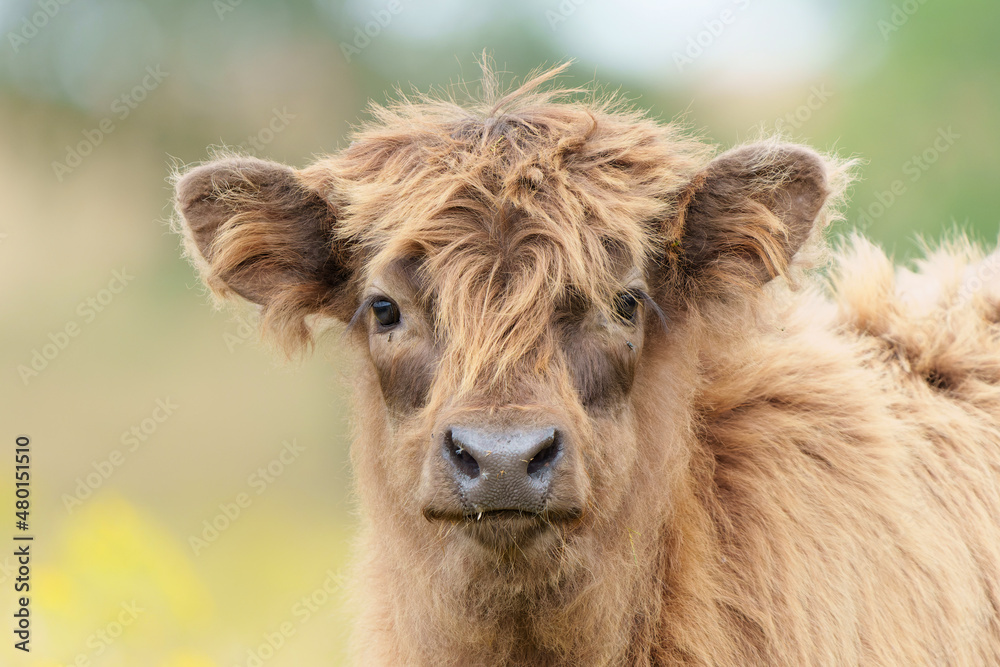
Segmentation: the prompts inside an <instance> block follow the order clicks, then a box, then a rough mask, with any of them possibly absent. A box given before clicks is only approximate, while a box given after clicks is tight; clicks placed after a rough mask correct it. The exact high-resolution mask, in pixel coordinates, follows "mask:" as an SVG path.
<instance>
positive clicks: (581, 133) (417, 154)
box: [308, 67, 710, 389]
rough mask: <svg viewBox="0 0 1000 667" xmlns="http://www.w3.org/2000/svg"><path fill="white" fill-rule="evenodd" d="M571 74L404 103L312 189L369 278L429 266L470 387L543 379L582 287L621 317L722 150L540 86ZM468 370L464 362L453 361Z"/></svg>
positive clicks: (331, 162) (586, 97)
mask: <svg viewBox="0 0 1000 667" xmlns="http://www.w3.org/2000/svg"><path fill="white" fill-rule="evenodd" d="M562 69H563V67H559V68H555V69H552V70H548V71H546V72H543V73H541V74H539V75H538V76H535V77H534V78H531V79H530V80H528V81H527V82H525V83H524V84H523V85H521V86H520V87H519V88H516V89H515V90H513V91H511V92H508V93H506V94H501V93H500V92H499V89H498V87H497V85H496V83H495V81H496V77H495V76H494V75H493V74H492V72H491V71H490V70H489V69H488V68H487V69H486V73H485V75H484V79H483V82H484V83H483V92H482V94H481V96H480V97H479V99H478V100H472V101H470V102H467V103H464V104H463V103H459V102H458V101H456V100H455V99H454V98H447V97H446V98H434V97H431V96H428V95H421V96H416V97H407V96H401V98H400V99H399V100H398V101H397V102H395V103H393V104H390V105H388V106H377V105H376V106H373V108H372V119H371V120H370V121H369V122H368V123H367V124H365V125H363V126H362V127H360V128H359V129H358V130H357V131H356V132H355V133H354V135H353V137H352V139H353V141H352V143H351V145H350V146H349V147H348V148H347V149H346V150H345V151H343V152H342V153H341V154H339V155H336V156H332V157H330V158H327V159H325V160H322V161H320V162H319V163H317V164H316V165H314V166H313V167H311V168H310V169H309V170H308V171H309V174H308V178H309V179H310V180H311V181H313V182H314V183H317V184H319V185H320V187H322V188H324V189H325V192H326V194H327V196H328V198H330V199H331V200H332V201H333V203H334V204H335V205H336V206H337V208H338V211H339V216H338V217H339V223H340V224H339V225H338V234H339V235H340V237H341V238H342V239H343V240H345V241H346V242H348V243H350V244H352V245H353V246H354V247H356V248H358V249H359V251H360V253H361V254H362V256H363V257H364V258H365V261H364V262H362V265H363V266H364V271H365V275H364V276H363V281H365V280H367V279H369V278H371V277H372V276H377V275H379V274H381V273H382V272H384V271H386V270H387V269H388V268H389V267H390V266H392V265H393V264H394V263H397V262H400V261H413V260H416V261H417V264H418V265H419V266H420V267H421V268H420V274H421V277H422V278H423V279H424V281H425V283H426V285H427V294H425V295H424V296H425V298H426V299H427V302H428V303H433V306H434V308H433V311H434V318H435V327H436V328H437V330H438V332H439V334H441V335H445V334H446V336H447V341H448V345H447V349H448V350H450V351H452V352H453V355H452V356H454V355H459V354H460V356H461V357H462V362H461V363H452V364H448V363H446V364H444V365H443V367H444V368H452V369H453V370H454V372H455V373H456V374H459V375H460V376H461V378H462V379H461V381H460V382H456V384H458V385H461V386H462V387H463V388H464V389H471V388H472V386H473V385H474V384H475V383H480V382H483V381H485V382H486V384H488V385H491V386H494V385H498V384H501V383H503V382H509V381H510V378H511V376H512V371H513V370H514V369H515V367H517V366H519V365H520V367H522V368H527V369H529V370H530V371H531V372H532V373H533V374H538V373H544V372H545V371H546V369H547V368H548V367H549V364H550V363H551V361H552V359H551V357H552V354H554V345H552V344H549V343H550V342H551V341H547V337H548V336H549V334H548V331H549V329H550V327H549V322H550V321H551V318H552V312H553V308H554V307H555V305H556V304H557V303H558V302H559V300H560V299H561V298H564V297H565V295H566V291H567V289H572V290H573V291H574V292H575V293H576V294H577V295H579V296H581V297H583V298H584V299H586V300H587V301H588V302H589V303H591V304H593V305H594V306H595V307H597V308H601V309H604V310H608V309H610V308H611V307H612V304H613V300H614V296H615V294H616V293H617V292H618V291H619V290H620V289H621V288H622V287H623V285H622V280H623V278H624V277H625V275H624V272H625V271H627V270H628V269H630V268H632V267H635V268H638V269H640V270H642V269H644V268H645V267H646V265H647V262H648V261H649V258H650V257H651V256H653V255H654V253H656V252H658V251H662V244H663V243H664V242H669V239H665V238H664V236H663V226H662V225H663V221H664V220H666V219H668V218H669V217H670V215H671V213H672V206H673V203H674V201H675V199H676V197H675V196H674V195H675V193H676V192H677V191H678V190H679V189H680V188H681V187H682V186H684V184H686V183H687V182H688V181H689V180H690V178H691V176H692V175H693V174H694V173H695V172H696V171H697V170H698V169H699V168H701V167H702V166H704V164H705V162H706V161H707V159H708V157H709V156H710V151H709V149H708V148H706V147H705V146H704V145H703V144H702V143H700V142H697V141H694V140H691V139H689V138H687V137H685V136H684V134H683V132H682V130H681V128H679V127H677V126H676V125H673V124H660V123H657V122H655V121H653V120H651V119H649V118H647V117H645V115H644V114H642V113H641V112H638V111H635V110H633V109H631V108H629V107H627V106H626V105H625V104H624V103H622V102H621V100H619V99H616V98H614V97H604V98H599V97H598V96H597V95H596V94H594V93H592V92H588V91H584V90H581V89H542V88H541V86H542V84H545V83H546V82H548V81H550V80H551V79H552V78H553V77H555V76H556V75H557V74H559V72H561V71H562ZM453 361H456V362H457V359H453Z"/></svg>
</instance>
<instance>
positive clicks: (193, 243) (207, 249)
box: [176, 157, 354, 348]
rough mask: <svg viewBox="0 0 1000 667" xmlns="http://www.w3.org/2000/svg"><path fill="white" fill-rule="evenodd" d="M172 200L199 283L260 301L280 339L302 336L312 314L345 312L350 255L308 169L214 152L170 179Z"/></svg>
mask: <svg viewBox="0 0 1000 667" xmlns="http://www.w3.org/2000/svg"><path fill="white" fill-rule="evenodd" d="M176 208H177V212H178V213H179V214H180V222H181V230H180V231H181V232H182V234H183V235H184V238H185V242H186V246H187V252H188V254H189V255H190V256H191V258H192V260H193V261H194V263H195V265H196V266H197V267H198V269H199V270H200V272H201V277H202V280H203V281H204V282H205V284H206V285H208V286H209V287H210V288H211V289H212V291H213V292H215V293H216V294H217V295H219V296H222V297H229V296H232V295H238V296H241V297H243V298H245V299H247V300H249V301H252V302H254V303H256V304H259V305H260V306H261V323H262V325H263V327H264V329H265V331H269V332H270V333H273V334H276V335H277V336H278V338H279V340H280V341H281V342H282V343H283V344H285V345H286V346H287V347H289V348H294V347H296V345H298V344H302V343H306V342H308V340H309V339H310V333H309V327H308V326H307V324H306V318H307V317H308V316H310V315H314V314H320V315H329V316H332V317H335V318H338V319H341V320H347V319H349V318H350V314H351V313H352V312H353V307H354V306H353V303H352V296H351V290H350V284H351V280H352V277H353V270H352V268H351V267H352V258H351V253H350V252H349V251H348V248H347V247H346V246H345V245H344V244H343V243H342V242H340V241H338V239H337V237H336V235H335V233H334V231H335V227H336V224H337V216H336V211H335V210H334V208H333V206H332V205H331V203H330V202H329V201H328V198H327V197H325V196H323V195H322V194H321V193H320V192H319V191H318V189H317V187H315V186H313V185H312V184H311V182H310V179H309V177H308V172H303V171H298V170H295V169H292V168H291V167H287V166H285V165H282V164H277V163H274V162H267V161H264V160H258V159H256V158H249V157H231V158H225V159H222V160H216V161H214V162H209V163H207V164H204V165H201V166H198V167H195V168H194V169H191V170H189V171H187V172H186V173H183V174H181V175H180V176H179V177H178V178H177V181H176Z"/></svg>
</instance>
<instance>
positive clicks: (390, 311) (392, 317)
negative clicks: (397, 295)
mask: <svg viewBox="0 0 1000 667" xmlns="http://www.w3.org/2000/svg"><path fill="white" fill-rule="evenodd" d="M372 313H374V314H375V319H376V320H378V323H379V324H381V325H382V326H384V327H391V326H392V325H394V324H398V323H399V306H397V305H396V304H394V303H393V302H392V301H389V300H388V299H379V300H378V301H374V302H372Z"/></svg>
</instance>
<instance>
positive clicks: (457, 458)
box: [444, 429, 479, 479]
mask: <svg viewBox="0 0 1000 667" xmlns="http://www.w3.org/2000/svg"><path fill="white" fill-rule="evenodd" d="M444 448H445V456H446V457H447V458H449V459H450V460H451V462H452V463H454V464H455V467H456V468H458V469H459V470H460V471H461V472H462V473H464V474H465V475H466V476H467V477H468V478H469V479H476V478H477V477H479V462H478V461H476V458H475V457H474V456H473V455H472V454H471V453H470V452H469V451H468V450H467V449H466V448H465V445H464V443H462V441H461V440H456V439H455V438H454V437H453V436H452V433H451V429H449V430H447V431H445V434H444Z"/></svg>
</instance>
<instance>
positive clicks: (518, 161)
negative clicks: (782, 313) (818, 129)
mask: <svg viewBox="0 0 1000 667" xmlns="http://www.w3.org/2000/svg"><path fill="white" fill-rule="evenodd" d="M543 78H544V77H543ZM539 83H540V81H539V80H536V81H533V82H531V83H529V84H526V86H525V87H523V88H522V89H520V90H518V91H515V92H514V93H512V94H510V95H508V96H507V97H505V98H502V99H500V100H499V101H495V102H492V103H484V104H481V105H479V106H475V105H474V106H473V107H471V108H465V107H461V106H458V105H456V104H453V103H445V102H434V101H430V100H422V101H419V102H405V103H401V104H398V105H396V106H393V107H390V108H380V109H377V110H376V112H375V119H374V121H373V122H371V123H370V124H369V125H368V126H366V127H364V128H362V129H361V130H360V131H359V132H358V133H357V134H356V136H355V137H354V141H353V143H352V144H351V145H350V146H349V147H348V148H346V149H345V150H343V151H342V152H341V153H339V154H337V155H333V156H330V157H326V158H323V159H321V160H319V161H318V162H316V163H314V164H313V165H312V166H310V167H308V168H306V169H303V170H295V169H291V168H289V167H285V166H281V165H277V164H273V163H270V162H264V161H261V160H257V159H252V158H247V157H226V158H223V159H220V160H217V161H214V162H210V163H207V164H205V165H202V166H199V167H196V168H194V169H192V170H190V171H188V172H186V173H184V174H182V175H181V176H180V177H179V179H178V181H177V207H178V210H179V212H180V214H181V217H182V219H183V223H184V224H183V227H184V232H185V235H186V238H187V240H188V246H189V252H190V254H191V255H192V256H193V258H194V260H195V262H196V264H197V265H198V266H199V267H200V269H201V272H202V275H203V278H204V280H205V282H206V283H207V284H208V285H209V286H210V287H211V288H212V289H213V290H215V291H216V292H217V293H219V294H221V295H230V294H235V295H239V296H241V297H243V298H245V299H248V300H250V301H252V302H254V303H256V304H258V305H259V307H260V309H261V320H262V324H263V326H264V328H265V329H266V330H267V331H269V332H271V333H273V334H275V335H277V336H278V338H279V339H280V340H281V341H282V342H283V343H284V344H285V345H286V346H288V347H296V346H300V345H303V344H308V342H309V339H310V335H311V333H310V332H311V330H312V326H311V322H310V320H311V319H317V318H332V319H335V320H339V321H340V322H342V323H344V324H345V325H346V331H347V335H346V337H347V339H348V340H350V341H352V343H353V346H354V348H355V351H356V354H355V356H356V357H357V358H358V368H357V369H356V378H357V391H356V395H357V399H356V400H357V410H358V412H359V414H358V416H357V433H356V441H355V444H354V448H353V451H352V457H353V461H354V464H355V470H356V474H357V479H358V488H359V492H360V494H361V497H362V504H363V509H364V511H365V514H366V517H367V519H368V522H369V524H370V527H371V530H369V537H368V539H369V541H370V544H369V548H370V549H371V550H372V551H373V552H374V554H375V555H370V559H371V563H372V564H373V565H374V566H376V567H377V568H381V569H383V570H392V569H393V568H396V569H397V570H402V569H408V570H410V571H411V572H412V570H413V569H415V568H424V569H425V570H427V571H428V572H429V573H430V574H431V576H430V577H421V576H417V575H414V576H413V579H412V580H413V581H417V580H419V581H426V580H432V579H433V573H434V572H437V573H442V572H444V571H446V570H447V571H448V572H449V573H450V575H449V576H450V577H451V578H454V577H455V573H456V572H460V573H463V575H464V576H465V577H466V579H468V578H475V577H479V578H480V579H481V580H483V579H485V578H489V577H492V578H493V579H494V580H496V582H497V586H498V587H499V588H492V589H491V588H490V587H489V586H486V587H485V588H483V590H484V591H492V592H491V593H489V594H490V595H498V596H499V597H497V598H495V600H496V599H504V600H509V599H510V595H512V593H510V591H511V590H515V589H516V590H517V591H520V592H521V593H524V594H527V593H526V591H535V593H537V592H538V591H539V590H541V588H545V587H547V588H546V590H550V591H551V590H556V589H558V588H559V587H560V586H561V585H563V584H565V583H566V582H567V581H569V580H570V579H571V578H572V575H573V573H574V572H587V573H590V574H589V575H588V576H598V574H595V573H599V572H600V570H601V568H609V567H622V566H625V565H627V564H629V563H631V562H632V561H633V559H634V560H635V561H636V562H639V561H640V560H648V559H649V558H652V557H655V554H656V553H657V550H658V546H657V545H658V543H659V542H658V541H659V537H658V536H659V535H660V532H661V529H662V527H663V523H664V522H665V521H669V517H670V516H671V511H672V510H671V507H672V505H671V497H672V493H673V489H674V487H675V486H676V485H677V484H680V483H682V479H683V471H684V469H685V467H686V466H687V465H688V457H689V456H690V452H688V451H686V448H685V446H684V443H686V442H687V441H688V440H689V439H690V437H691V433H692V432H693V431H694V430H695V429H696V428H697V423H696V417H695V415H694V414H693V413H692V411H691V410H690V406H691V403H692V396H693V395H694V393H695V391H696V384H697V381H698V380H697V376H698V375H697V365H698V356H699V353H700V352H701V351H702V348H703V346H704V345H705V341H706V340H708V338H707V335H708V334H707V333H706V332H707V331H708V330H709V329H711V326H705V325H704V322H705V316H704V313H707V312H709V311H711V310H712V309H713V308H715V309H716V310H717V311H720V312H721V311H722V310H724V309H725V308H726V307H727V306H726V304H738V303H741V302H746V301H747V300H750V299H753V298H754V296H753V295H754V294H756V293H757V292H760V291H761V288H762V287H763V286H764V284H765V283H767V282H768V281H770V280H771V279H772V278H774V277H775V276H778V275H780V274H783V273H784V272H785V271H786V269H787V267H788V264H789V262H790V260H791V259H792V257H793V255H795V253H796V252H797V251H798V249H799V248H800V247H801V246H802V245H803V243H804V242H805V241H806V240H807V239H808V238H809V237H810V235H811V234H813V232H814V229H815V228H817V227H818V225H816V224H815V223H816V220H817V216H819V214H820V211H821V208H822V206H823V203H824V200H825V199H826V197H827V185H826V178H827V177H826V167H825V163H824V161H823V159H822V158H820V156H818V155H817V154H815V153H813V152H812V151H810V150H808V149H804V148H801V147H797V146H791V145H787V144H780V143H776V142H765V143H760V144H752V145H747V146H743V147H741V148H737V149H735V150H732V151H729V152H726V153H723V154H721V155H719V156H717V157H715V158H714V159H713V158H712V157H711V155H710V151H709V149H707V148H706V147H704V146H703V145H702V144H700V143H698V142H694V141H691V140H689V139H686V138H685V137H684V136H683V134H682V133H681V132H680V131H679V130H678V129H677V128H675V127H673V126H669V125H660V124H657V123H654V122H652V121H650V120H648V119H645V118H644V117H642V116H641V115H638V114H636V113H632V112H628V111H622V110H615V109H612V108H609V107H607V106H606V105H605V106H602V105H600V104H594V103H591V104H581V103H572V102H562V101H560V100H559V99H556V95H557V94H555V93H541V92H538V91H537V89H536V87H537V85H538V84H539ZM716 324H718V323H717V322H716ZM501 562H502V563H506V566H505V568H497V563H501ZM609 563H610V564H609ZM459 588H460V589H461V591H465V592H466V593H467V592H468V591H469V588H468V586H466V585H462V586H460V587H457V588H456V591H458V590H459ZM583 588H584V587H581V590H582V589H583ZM498 591H502V592H501V593H498ZM391 594H392V595H396V596H400V595H405V592H400V591H398V590H397V591H394V592H392V593H391ZM434 594H435V595H438V596H441V595H446V593H443V592H442V591H441V590H440V589H439V590H437V591H436V592H435V593H434ZM456 594H458V593H456ZM483 595H484V596H485V595H487V593H484V594H483ZM504 596H506V597H504ZM484 599H485V598H484Z"/></svg>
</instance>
